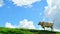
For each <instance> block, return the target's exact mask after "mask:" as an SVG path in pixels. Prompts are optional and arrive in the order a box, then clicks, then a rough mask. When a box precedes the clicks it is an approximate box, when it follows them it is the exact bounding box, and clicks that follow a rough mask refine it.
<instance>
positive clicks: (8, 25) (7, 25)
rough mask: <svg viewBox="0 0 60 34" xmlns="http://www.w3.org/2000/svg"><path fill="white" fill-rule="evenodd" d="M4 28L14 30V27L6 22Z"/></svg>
mask: <svg viewBox="0 0 60 34" xmlns="http://www.w3.org/2000/svg"><path fill="white" fill-rule="evenodd" d="M5 27H7V28H16V26H14V25H12V24H11V23H9V22H6V24H5Z"/></svg>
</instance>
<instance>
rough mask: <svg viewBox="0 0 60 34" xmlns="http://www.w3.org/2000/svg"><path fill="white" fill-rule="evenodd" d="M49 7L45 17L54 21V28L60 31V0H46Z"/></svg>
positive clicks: (46, 9) (46, 8)
mask: <svg viewBox="0 0 60 34" xmlns="http://www.w3.org/2000/svg"><path fill="white" fill-rule="evenodd" d="M46 1H47V4H48V6H46V7H45V12H44V13H45V17H48V18H50V21H53V20H54V28H56V29H60V0H46Z"/></svg>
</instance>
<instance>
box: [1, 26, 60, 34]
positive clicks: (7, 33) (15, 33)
mask: <svg viewBox="0 0 60 34" xmlns="http://www.w3.org/2000/svg"><path fill="white" fill-rule="evenodd" d="M0 34H60V32H53V31H45V30H33V29H17V28H2V27H0Z"/></svg>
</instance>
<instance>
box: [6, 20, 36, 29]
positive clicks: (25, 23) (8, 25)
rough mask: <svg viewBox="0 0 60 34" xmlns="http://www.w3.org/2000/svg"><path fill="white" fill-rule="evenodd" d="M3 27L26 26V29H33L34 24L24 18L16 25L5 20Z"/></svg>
mask: <svg viewBox="0 0 60 34" xmlns="http://www.w3.org/2000/svg"><path fill="white" fill-rule="evenodd" d="M5 27H8V28H27V29H35V26H34V25H33V22H32V21H28V20H27V19H24V20H22V21H20V24H18V25H17V26H16V25H12V24H11V23H9V22H6V24H5Z"/></svg>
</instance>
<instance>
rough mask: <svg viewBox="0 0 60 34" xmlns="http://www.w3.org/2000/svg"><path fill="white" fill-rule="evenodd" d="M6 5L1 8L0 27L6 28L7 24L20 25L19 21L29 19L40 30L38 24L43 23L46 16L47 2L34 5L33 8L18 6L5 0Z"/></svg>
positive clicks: (42, 0) (44, 0)
mask: <svg viewBox="0 0 60 34" xmlns="http://www.w3.org/2000/svg"><path fill="white" fill-rule="evenodd" d="M3 2H4V5H3V6H2V7H0V26H3V27H5V23H6V22H10V23H11V24H13V25H14V24H15V25H18V24H19V21H21V20H24V19H27V20H30V21H33V23H34V25H35V26H36V28H38V25H37V24H38V22H39V21H42V19H43V16H44V10H45V8H44V7H45V6H47V2H46V0H41V1H40V2H36V3H33V4H32V5H33V7H27V6H26V7H27V8H25V6H22V7H20V6H16V5H14V4H13V2H11V1H9V0H3Z"/></svg>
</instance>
